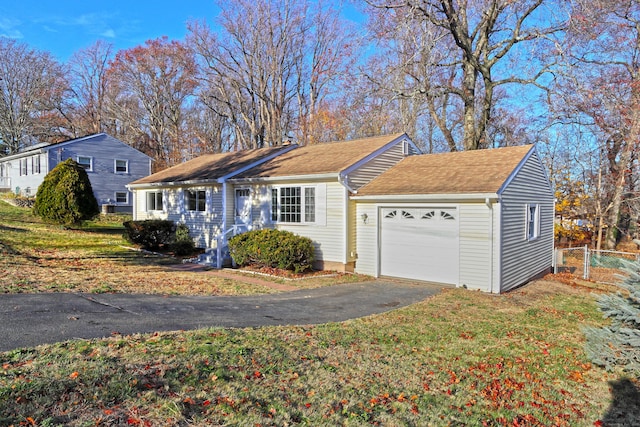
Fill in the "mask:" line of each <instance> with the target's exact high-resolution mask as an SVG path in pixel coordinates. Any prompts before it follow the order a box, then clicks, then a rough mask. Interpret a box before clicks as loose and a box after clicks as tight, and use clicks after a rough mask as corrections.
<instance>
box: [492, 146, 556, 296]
mask: <svg viewBox="0 0 640 427" xmlns="http://www.w3.org/2000/svg"><path fill="white" fill-rule="evenodd" d="M531 204H536V205H538V206H539V209H540V213H539V235H538V237H537V238H535V239H529V238H528V236H527V206H528V205H531ZM553 209H554V202H553V192H552V190H551V187H550V184H549V180H548V178H547V175H546V173H545V170H544V166H543V165H542V162H541V161H540V158H539V157H538V154H537V153H536V152H534V153H532V155H531V156H530V157H529V158H528V159H527V161H526V163H525V164H523V165H522V167H521V168H520V169H519V170H518V171H517V174H516V175H515V176H514V177H513V179H512V180H511V182H509V183H508V185H507V186H506V188H505V189H504V190H503V192H502V217H501V223H502V227H501V230H500V231H501V233H502V256H501V258H502V266H501V286H500V291H501V292H504V291H507V290H509V289H513V288H514V287H516V286H519V285H522V284H524V283H526V282H527V281H529V280H530V279H532V278H534V277H535V276H536V275H538V274H541V273H544V272H545V271H547V270H548V269H550V268H551V265H552V260H553Z"/></svg>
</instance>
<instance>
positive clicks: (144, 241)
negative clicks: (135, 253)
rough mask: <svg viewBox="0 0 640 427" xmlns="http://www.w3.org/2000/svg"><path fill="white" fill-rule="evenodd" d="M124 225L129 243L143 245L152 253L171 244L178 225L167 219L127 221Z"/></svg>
mask: <svg viewBox="0 0 640 427" xmlns="http://www.w3.org/2000/svg"><path fill="white" fill-rule="evenodd" d="M122 225H124V229H125V237H126V239H127V240H128V241H130V242H131V243H136V244H138V245H141V246H142V247H143V248H144V249H148V250H150V251H155V250H158V249H160V247H161V246H167V245H169V244H171V243H172V242H173V241H174V238H175V233H176V225H175V224H174V223H173V221H169V220H166V219H147V220H144V221H125V222H123V223H122ZM187 232H188V230H187Z"/></svg>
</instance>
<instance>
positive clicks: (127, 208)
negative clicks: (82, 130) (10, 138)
mask: <svg viewBox="0 0 640 427" xmlns="http://www.w3.org/2000/svg"><path fill="white" fill-rule="evenodd" d="M67 159H73V160H75V161H76V162H78V163H79V164H80V165H82V166H84V168H85V169H86V171H87V174H88V175H89V179H90V180H91V186H92V188H93V193H94V194H95V196H96V199H97V201H98V204H99V205H101V206H102V209H103V211H107V212H132V207H133V200H132V197H131V193H130V192H129V190H128V188H127V187H126V186H127V184H128V183H130V182H131V181H135V180H137V179H140V178H142V177H144V176H147V175H149V174H150V173H151V158H150V157H149V156H147V155H146V154H144V153H142V152H140V151H138V150H136V149H135V148H132V147H131V146H129V145H127V144H125V143H124V142H122V141H120V140H118V139H116V138H113V137H112V136H109V135H107V134H104V133H99V134H95V135H89V136H85V137H82V138H76V139H71V140H69V141H64V142H59V143H56V144H46V143H43V144H37V145H34V146H31V147H29V148H27V149H26V150H23V151H21V152H20V153H17V154H13V155H10V156H6V157H0V191H12V192H15V193H17V194H22V195H26V196H34V195H35V194H36V192H37V191H38V187H39V186H40V184H41V183H42V181H43V180H44V177H45V176H46V175H47V173H49V171H51V170H52V169H53V168H54V167H56V165H57V164H58V163H60V162H62V161H64V160H67Z"/></svg>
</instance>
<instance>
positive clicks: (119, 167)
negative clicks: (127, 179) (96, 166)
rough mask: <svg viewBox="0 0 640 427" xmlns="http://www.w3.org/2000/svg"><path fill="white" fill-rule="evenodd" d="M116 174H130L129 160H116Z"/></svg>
mask: <svg viewBox="0 0 640 427" xmlns="http://www.w3.org/2000/svg"><path fill="white" fill-rule="evenodd" d="M115 172H116V173H129V161H128V160H118V159H116V160H115Z"/></svg>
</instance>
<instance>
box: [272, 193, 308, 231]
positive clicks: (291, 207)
mask: <svg viewBox="0 0 640 427" xmlns="http://www.w3.org/2000/svg"><path fill="white" fill-rule="evenodd" d="M271 219H272V220H273V221H278V222H293V223H314V222H315V221H316V192H315V187H280V188H274V189H272V190H271Z"/></svg>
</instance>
